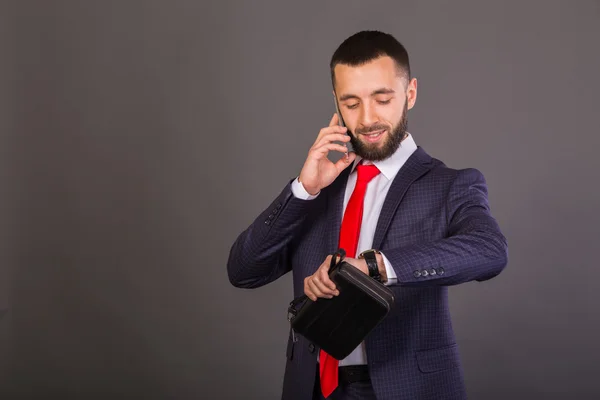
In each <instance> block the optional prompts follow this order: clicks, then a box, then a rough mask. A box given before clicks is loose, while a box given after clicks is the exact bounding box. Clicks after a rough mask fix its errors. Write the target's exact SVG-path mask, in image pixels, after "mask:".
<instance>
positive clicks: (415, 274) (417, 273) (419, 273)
mask: <svg viewBox="0 0 600 400" xmlns="http://www.w3.org/2000/svg"><path fill="white" fill-rule="evenodd" d="M413 275H414V276H415V278H418V277H420V276H421V271H415V272H413Z"/></svg>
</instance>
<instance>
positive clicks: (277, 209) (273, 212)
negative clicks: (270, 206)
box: [271, 208, 279, 215]
mask: <svg viewBox="0 0 600 400" xmlns="http://www.w3.org/2000/svg"><path fill="white" fill-rule="evenodd" d="M278 212H279V208H276V209H274V210H273V211H271V214H273V215H275V214H277V213H278Z"/></svg>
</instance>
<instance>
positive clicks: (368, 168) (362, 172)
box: [356, 164, 379, 182]
mask: <svg viewBox="0 0 600 400" xmlns="http://www.w3.org/2000/svg"><path fill="white" fill-rule="evenodd" d="M356 173H357V174H358V177H357V180H358V181H360V182H369V181H370V180H371V179H373V178H375V177H376V176H377V175H378V174H379V168H377V167H376V166H375V165H373V164H369V165H363V164H358V165H357V166H356Z"/></svg>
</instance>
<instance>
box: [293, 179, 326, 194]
mask: <svg viewBox="0 0 600 400" xmlns="http://www.w3.org/2000/svg"><path fill="white" fill-rule="evenodd" d="M298 183H300V184H301V185H302V187H303V188H304V190H306V193H308V194H310V195H311V196H316V195H317V194H319V193H320V192H321V190H320V189H319V188H314V187H311V186H309V185H307V184H305V183H304V182H302V176H299V177H298Z"/></svg>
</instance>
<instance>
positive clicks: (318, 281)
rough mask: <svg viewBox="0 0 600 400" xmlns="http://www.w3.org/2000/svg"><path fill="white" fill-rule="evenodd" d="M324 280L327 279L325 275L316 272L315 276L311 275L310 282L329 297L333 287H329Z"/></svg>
mask: <svg viewBox="0 0 600 400" xmlns="http://www.w3.org/2000/svg"><path fill="white" fill-rule="evenodd" d="M325 280H327V281H329V279H328V278H327V277H325V278H323V277H322V276H321V274H316V275H315V276H313V279H312V282H313V283H314V284H315V286H316V287H317V289H319V291H320V292H321V293H323V294H324V295H326V296H330V297H331V296H333V293H334V292H335V288H333V289H332V288H331V287H329V285H327V284H326V283H325ZM330 282H331V281H330ZM334 286H335V285H334Z"/></svg>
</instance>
